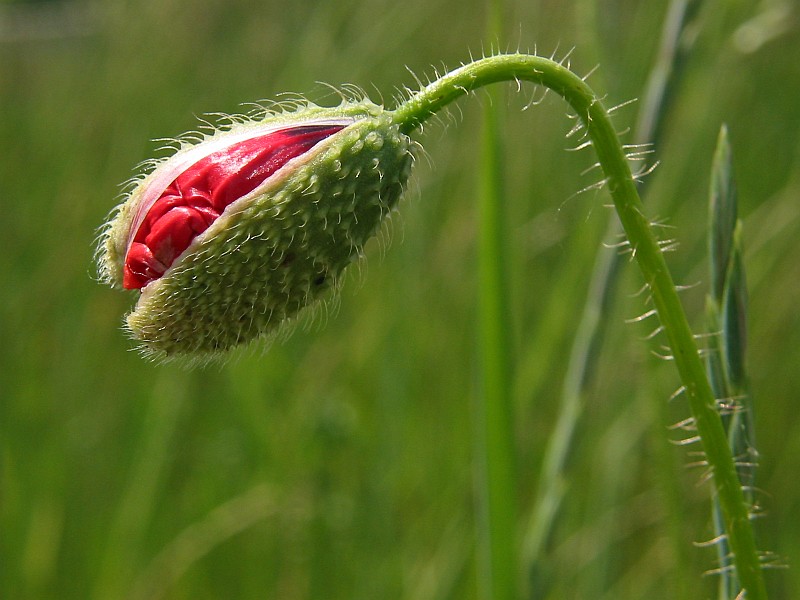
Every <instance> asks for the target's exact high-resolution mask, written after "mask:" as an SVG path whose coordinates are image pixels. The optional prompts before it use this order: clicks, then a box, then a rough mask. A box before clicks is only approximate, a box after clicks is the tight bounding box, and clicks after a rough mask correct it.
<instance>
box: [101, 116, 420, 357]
mask: <svg viewBox="0 0 800 600" xmlns="http://www.w3.org/2000/svg"><path fill="white" fill-rule="evenodd" d="M275 132H278V133H279V136H278V137H275V136H273V134H274V133H275ZM309 135H310V136H311V137H310V141H308V140H307V138H308V136H309ZM270 136H272V137H270ZM280 136H283V138H281V137H280ZM304 136H305V137H304ZM258 139H264V140H267V142H268V145H269V144H271V146H269V149H268V151H267V150H258V149H256V150H257V151H254V150H253V147H254V144H258V143H260V142H253V141H252V140H258ZM298 139H304V140H307V141H306V142H303V144H305V145H302V144H301V145H299V146H298V142H297V140H298ZM276 140H277V142H276ZM281 140H285V143H284V142H283V141H281ZM265 143H266V142H265ZM248 144H249V145H248ZM411 150H412V142H411V140H410V139H409V138H408V137H407V136H406V135H404V134H403V133H401V132H400V131H399V129H398V127H397V126H396V125H395V124H393V122H392V119H391V116H390V115H389V114H388V113H386V112H385V111H384V110H383V109H382V108H381V107H379V106H377V105H375V104H373V103H371V102H369V101H364V100H362V101H360V102H351V103H344V104H343V105H341V106H339V107H336V108H320V107H316V106H304V107H302V108H301V109H298V110H296V111H294V112H291V113H282V114H278V115H271V116H270V117H268V118H267V119H266V120H264V121H261V122H248V123H240V124H237V125H234V126H233V127H231V128H230V129H229V130H227V131H223V132H218V133H216V134H214V135H213V136H210V137H208V138H207V139H205V140H203V141H201V142H199V143H198V144H195V145H190V146H187V147H185V148H182V149H181V150H180V151H179V152H177V153H176V154H175V155H173V156H172V157H170V158H169V159H167V160H166V161H164V162H163V163H160V164H159V165H158V166H156V168H155V169H154V170H153V171H152V172H151V173H150V174H149V175H148V176H147V177H145V178H144V179H142V180H141V181H140V182H138V183H137V185H136V186H135V188H134V189H133V190H132V191H131V193H130V194H129V195H128V197H127V199H126V200H125V202H123V204H121V205H120V207H119V208H118V211H117V213H116V215H115V217H114V218H113V219H112V221H111V222H110V223H109V225H108V226H107V228H106V230H105V232H104V236H103V241H102V247H101V248H100V254H101V258H100V270H101V274H102V275H103V276H104V278H105V279H106V280H108V281H109V282H110V283H112V284H114V285H121V284H123V282H124V287H127V288H138V287H141V288H142V293H141V297H140V298H139V301H138V303H137V304H136V307H135V308H134V310H133V312H131V313H130V314H129V315H128V317H127V326H128V329H129V330H130V332H131V333H132V335H133V337H134V338H136V339H137V340H140V341H141V342H142V343H143V346H144V349H145V350H146V351H147V352H149V353H151V354H153V355H155V356H157V357H162V358H166V357H174V356H188V357H190V358H196V359H201V360H202V359H207V358H210V357H212V356H213V355H215V354H216V353H218V352H220V351H223V350H227V349H229V348H232V347H234V346H237V345H240V344H244V343H247V342H250V341H251V340H253V339H254V338H257V337H260V336H262V335H265V334H269V333H271V332H273V331H275V330H276V329H277V328H278V327H279V326H280V325H281V324H283V323H284V322H286V321H287V320H289V319H292V318H293V317H295V316H296V315H297V314H298V313H299V312H300V311H301V310H302V309H303V308H304V307H306V306H309V305H311V304H313V303H314V302H315V301H316V300H318V299H320V298H321V297H323V296H324V294H325V292H326V291H327V290H329V289H331V288H332V287H335V286H336V284H337V282H338V281H339V278H340V275H341V274H342V271H343V270H344V268H345V267H346V266H347V265H348V264H350V263H351V262H352V261H353V260H354V259H356V258H358V257H359V256H360V255H361V252H362V250H363V247H364V244H365V243H366V242H367V240H369V238H370V237H372V236H373V235H374V234H375V233H376V232H377V230H378V229H379V227H380V224H381V221H382V219H383V217H385V216H386V215H387V214H388V213H389V211H390V210H391V209H392V208H393V207H394V206H395V205H396V203H397V201H398V199H399V197H400V195H401V193H402V190H403V186H404V185H405V182H406V180H407V178H408V175H409V172H410V169H411V163H412V154H411ZM232 151H235V152H238V154H239V155H242V156H245V155H246V156H245V159H241V156H240V160H238V162H237V159H235V158H233V159H232V158H231V157H230V154H231V152H232ZM284 154H285V156H283V158H281V156H282V155H284ZM264 156H266V157H267V158H263V157H264ZM276 156H277V157H278V158H275V157H276ZM253 157H256V158H253ZM240 164H241V165H243V166H241V168H240V167H239V166H237V165H240ZM231 165H233V166H231ZM242 172H244V173H246V174H247V175H246V176H243V175H241V173H242ZM196 173H203V176H202V177H201V178H200V179H202V180H203V182H204V183H203V185H196V182H197V181H198V177H197V176H196ZM209 173H210V175H209ZM253 173H257V175H258V176H257V177H255V179H253V177H254V176H253ZM243 179H248V182H246V183H242V181H243ZM189 180H191V181H192V182H193V183H192V186H194V187H192V186H190V185H188V184H186V185H184V184H185V182H187V181H189ZM220 181H224V186H227V188H234V189H239V190H240V191H241V193H242V195H241V196H238V194H234V196H235V197H233V198H230V197H228V198H227V199H226V200H225V201H224V202H223V201H215V200H214V198H216V197H218V196H220V193H218V192H219V190H220V189H222V187H224V186H223V184H221V183H219V182H220ZM209 182H211V183H209ZM190 188H191V189H190ZM200 188H202V189H200ZM197 189H200V191H199V192H198V191H197ZM176 190H181V191H176ZM228 196H230V194H228ZM215 202H216V204H215ZM151 211H152V214H151ZM164 215H166V216H164ZM162 259H163V260H162Z"/></svg>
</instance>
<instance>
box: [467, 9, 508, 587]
mask: <svg viewBox="0 0 800 600" xmlns="http://www.w3.org/2000/svg"><path fill="white" fill-rule="evenodd" d="M501 9H502V1H501V0H494V1H493V2H491V3H490V6H489V14H488V19H487V20H488V33H489V36H490V37H491V38H493V39H499V35H500V29H501V14H502V10H501ZM500 98H501V95H500V93H499V90H490V91H489V95H488V102H487V103H486V105H485V107H484V111H483V131H482V134H481V146H482V147H481V163H480V167H479V168H480V174H479V188H478V215H479V226H478V228H479V232H478V328H479V342H478V347H479V355H480V370H481V373H480V377H481V382H480V386H481V388H480V393H479V397H478V399H477V404H478V407H477V411H476V412H477V416H478V418H477V423H476V425H477V427H476V444H475V446H476V456H477V458H478V463H479V469H480V471H481V473H480V475H479V480H478V481H479V503H480V506H479V512H480V514H479V516H478V530H479V531H478V559H479V565H478V568H479V582H480V593H481V595H482V597H484V598H486V599H487V600H489V599H491V600H511V599H513V598H515V597H516V596H517V590H516V583H517V578H518V568H517V564H518V561H517V539H516V537H517V536H516V528H517V506H516V493H517V486H516V481H515V460H514V454H515V452H514V443H513V442H514V435H513V427H512V422H513V416H512V406H511V358H510V347H511V344H510V325H509V304H510V302H509V297H508V281H507V276H506V270H507V268H508V260H507V249H506V245H505V232H506V230H507V227H506V226H505V223H504V218H503V217H504V210H503V196H504V187H505V186H504V185H503V156H502V143H501V139H500V123H499V121H500V118H501V115H500V105H501V102H500V101H499V100H500Z"/></svg>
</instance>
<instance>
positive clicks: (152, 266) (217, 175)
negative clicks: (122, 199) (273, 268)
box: [123, 125, 344, 289]
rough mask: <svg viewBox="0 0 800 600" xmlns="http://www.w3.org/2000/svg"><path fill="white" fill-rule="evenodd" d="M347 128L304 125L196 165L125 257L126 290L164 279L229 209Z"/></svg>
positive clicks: (167, 193) (156, 208)
mask: <svg viewBox="0 0 800 600" xmlns="http://www.w3.org/2000/svg"><path fill="white" fill-rule="evenodd" d="M343 128H344V125H304V126H299V127H292V128H288V129H282V130H279V131H273V132H271V133H268V134H265V135H261V136H257V137H253V138H249V139H246V140H244V141H242V142H239V143H237V144H233V145H231V146H229V147H227V148H225V149H223V150H220V151H218V152H214V153H212V154H209V155H208V156H206V157H204V158H203V159H201V160H199V161H197V162H196V163H194V164H193V165H192V166H191V167H189V168H188V169H186V170H185V171H184V172H183V173H181V174H180V175H178V177H176V178H175V180H174V181H173V182H172V183H171V184H170V185H169V186H167V188H166V189H165V190H164V192H162V194H161V196H160V197H159V198H158V199H157V200H156V201H155V202H154V203H153V205H152V206H151V207H150V210H149V211H148V213H147V215H146V216H145V218H144V219H143V220H142V223H141V225H140V226H139V230H138V231H137V232H136V235H135V236H134V237H133V240H134V242H133V243H132V244H131V247H130V249H129V250H128V255H127V256H126V258H125V274H124V280H123V286H124V287H125V288H127V289H136V288H141V287H144V286H145V285H147V284H148V283H149V282H150V281H152V280H153V279H158V278H159V277H160V276H161V275H162V274H163V273H164V271H165V270H166V269H167V268H169V266H170V265H171V264H172V263H173V262H174V260H175V259H176V258H177V257H178V256H179V255H180V254H181V253H182V252H183V251H184V250H186V248H188V247H189V244H191V242H192V240H193V239H194V238H195V237H197V235H199V234H200V233H202V232H203V231H205V230H206V229H207V228H208V227H209V225H211V223H212V222H213V221H214V220H215V219H216V218H217V217H218V216H219V215H220V214H222V211H224V210H225V207H227V206H228V205H229V204H231V203H232V202H234V201H235V200H238V199H239V198H242V197H243V196H245V195H247V194H249V193H250V192H252V191H253V190H254V189H256V188H257V187H259V186H260V185H261V184H262V183H264V181H266V180H267V178H269V177H270V176H271V175H272V174H273V173H275V172H276V171H277V170H278V169H280V168H281V167H282V166H283V165H285V164H286V163H287V162H288V161H290V160H291V159H293V158H295V157H297V156H300V155H301V154H303V153H305V152H308V150H310V149H311V148H312V147H313V146H314V145H316V144H317V143H319V142H320V141H322V140H323V139H325V138H326V137H328V136H331V135H333V134H334V133H336V132H338V131H340V130H341V129H343ZM162 268H163V269H162Z"/></svg>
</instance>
